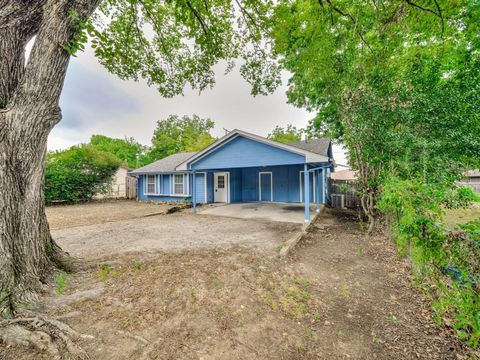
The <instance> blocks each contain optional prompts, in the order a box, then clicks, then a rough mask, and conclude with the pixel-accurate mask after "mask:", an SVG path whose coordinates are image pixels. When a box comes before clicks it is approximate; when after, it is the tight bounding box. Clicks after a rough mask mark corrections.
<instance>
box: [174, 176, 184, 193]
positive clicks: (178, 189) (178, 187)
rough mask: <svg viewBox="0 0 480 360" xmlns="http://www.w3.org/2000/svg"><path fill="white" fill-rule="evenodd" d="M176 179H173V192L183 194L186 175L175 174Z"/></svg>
mask: <svg viewBox="0 0 480 360" xmlns="http://www.w3.org/2000/svg"><path fill="white" fill-rule="evenodd" d="M173 179H174V181H173V193H174V194H176V195H181V194H183V193H184V190H183V189H184V185H183V181H184V176H183V174H175V176H174V178H173Z"/></svg>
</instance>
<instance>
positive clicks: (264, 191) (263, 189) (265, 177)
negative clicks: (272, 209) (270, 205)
mask: <svg viewBox="0 0 480 360" xmlns="http://www.w3.org/2000/svg"><path fill="white" fill-rule="evenodd" d="M258 185H259V186H258V187H259V195H260V196H259V200H260V201H273V194H272V173H271V172H261V173H260V174H259V184H258Z"/></svg>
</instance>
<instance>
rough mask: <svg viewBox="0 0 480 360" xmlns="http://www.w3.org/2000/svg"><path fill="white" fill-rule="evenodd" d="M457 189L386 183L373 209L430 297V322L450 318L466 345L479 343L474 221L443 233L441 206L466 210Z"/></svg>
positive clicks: (479, 248)
mask: <svg viewBox="0 0 480 360" xmlns="http://www.w3.org/2000/svg"><path fill="white" fill-rule="evenodd" d="M475 200H476V198H475V197H472V196H471V192H469V191H468V190H467V191H465V190H463V189H454V190H451V189H450V188H449V187H448V186H442V185H441V184H435V186H432V184H425V183H423V182H422V181H420V180H400V179H398V178H395V177H392V178H390V179H388V180H387V181H386V182H385V184H384V187H383V189H382V194H381V197H380V200H379V202H378V204H377V207H378V209H379V210H381V211H383V212H385V213H386V214H388V215H389V216H390V218H391V219H392V222H391V223H392V232H393V234H394V237H395V239H396V241H397V244H398V245H399V247H400V248H401V249H402V251H403V252H404V253H405V254H408V255H409V256H410V258H411V260H412V263H413V265H414V269H415V271H416V276H417V277H418V278H419V279H420V281H421V283H422V284H425V285H427V286H425V289H426V290H427V291H428V293H429V294H430V296H431V298H432V305H433V309H434V315H435V318H436V319H437V320H438V321H442V320H445V319H451V320H452V321H451V322H452V323H453V325H454V328H455V329H456V331H457V334H458V336H459V337H460V338H461V339H463V340H465V341H466V342H467V344H469V345H471V346H473V347H475V348H476V347H478V346H479V343H480V220H475V221H471V222H469V223H467V224H464V225H460V226H459V227H458V228H457V229H455V230H454V231H448V230H447V229H446V227H445V225H444V219H443V217H444V213H443V210H442V206H445V205H447V204H448V206H451V207H461V206H467V205H468V204H469V203H470V201H475Z"/></svg>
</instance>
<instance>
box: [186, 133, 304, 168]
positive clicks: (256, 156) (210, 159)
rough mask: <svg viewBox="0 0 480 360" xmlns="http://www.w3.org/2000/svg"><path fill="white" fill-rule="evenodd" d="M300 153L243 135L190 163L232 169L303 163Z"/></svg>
mask: <svg viewBox="0 0 480 360" xmlns="http://www.w3.org/2000/svg"><path fill="white" fill-rule="evenodd" d="M304 162H305V157H304V156H303V155H300V154H296V153H292V152H289V151H286V150H282V149H279V148H276V147H274V146H270V145H267V144H263V143H260V142H257V141H253V140H250V139H247V138H244V137H242V136H238V137H236V138H235V139H233V140H231V141H229V142H228V143H226V144H224V145H223V146H220V147H218V149H214V150H211V152H210V153H209V154H208V155H206V156H204V157H203V158H201V159H199V160H197V161H196V162H194V163H193V164H190V167H191V168H192V169H208V170H213V169H227V168H228V169H232V168H242V167H250V166H275V165H289V164H303V163H304Z"/></svg>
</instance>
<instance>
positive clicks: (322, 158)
mask: <svg viewBox="0 0 480 360" xmlns="http://www.w3.org/2000/svg"><path fill="white" fill-rule="evenodd" d="M238 136H242V137H244V138H247V139H250V140H252V141H256V142H259V143H263V144H266V145H270V146H272V147H275V148H279V149H282V150H285V151H288V152H290V153H293V154H298V155H302V156H304V157H305V158H306V162H327V161H328V160H329V156H328V155H322V154H318V153H314V152H311V151H308V150H305V149H302V148H300V147H298V146H292V145H290V144H284V143H279V142H277V141H273V140H269V139H267V138H264V137H262V136H258V135H255V134H251V133H248V132H246V131H241V130H238V129H235V130H233V131H231V132H229V133H228V134H226V135H225V136H223V137H222V138H220V139H219V140H217V141H216V142H214V143H213V144H212V145H210V146H208V147H207V148H206V149H204V150H202V151H200V152H198V153H197V154H195V155H194V156H192V157H191V158H190V159H187V160H186V161H184V162H183V163H181V164H180V165H178V166H177V168H176V169H177V170H187V169H188V168H189V166H190V165H191V164H193V163H194V162H196V161H197V160H198V159H200V158H202V157H204V156H206V155H207V154H208V153H211V152H213V151H216V150H217V149H219V148H220V147H221V146H223V144H225V143H227V142H228V141H231V140H232V139H233V138H235V137H238Z"/></svg>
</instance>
